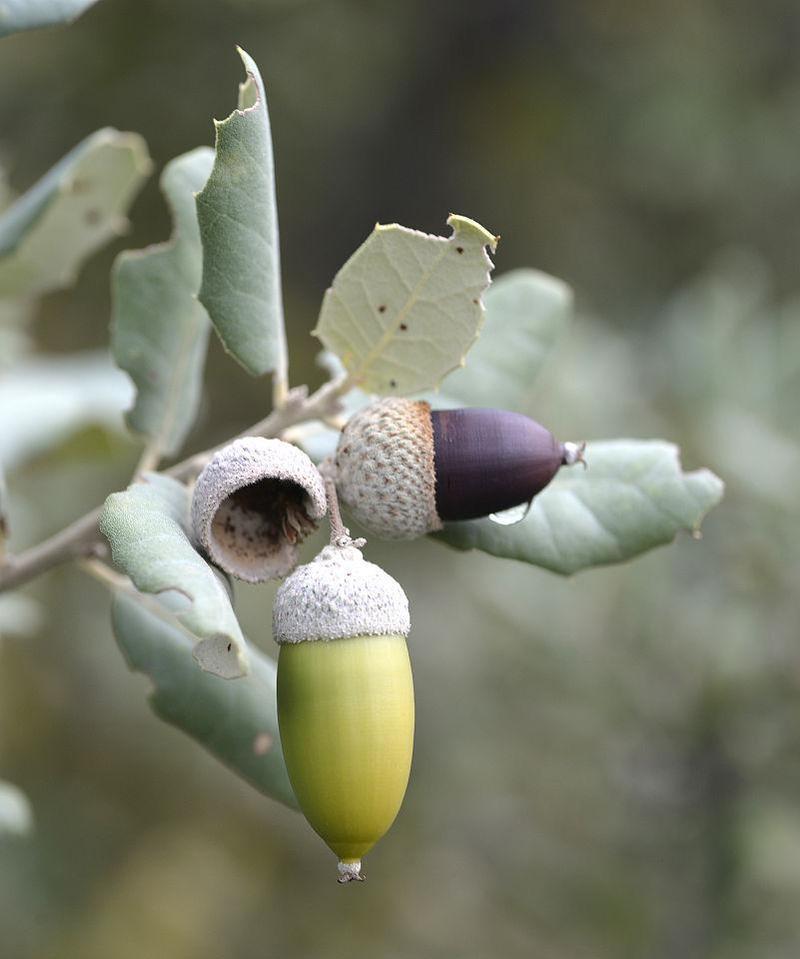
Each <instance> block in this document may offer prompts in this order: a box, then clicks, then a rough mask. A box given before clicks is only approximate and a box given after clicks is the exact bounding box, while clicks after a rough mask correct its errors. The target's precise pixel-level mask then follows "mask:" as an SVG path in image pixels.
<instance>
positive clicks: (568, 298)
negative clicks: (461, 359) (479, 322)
mask: <svg viewBox="0 0 800 959" xmlns="http://www.w3.org/2000/svg"><path fill="white" fill-rule="evenodd" d="M572 300H573V298H572V290H571V289H570V288H569V287H568V286H567V285H566V283H563V282H562V281H561V280H557V279H556V278H555V277H554V276H549V275H548V274H547V273H542V272H540V271H539V270H530V269H525V270H514V271H513V272H511V273H505V274H504V275H503V276H501V277H500V278H499V279H498V280H495V282H494V283H493V284H492V286H491V287H490V288H489V290H488V291H487V293H486V296H485V298H484V302H485V304H486V322H485V324H484V327H483V330H482V331H481V335H480V338H479V339H478V342H477V343H476V344H475V346H473V347H472V349H471V350H470V351H469V354H468V356H467V361H466V366H465V367H464V368H463V369H459V370H456V371H455V372H454V373H451V375H450V376H448V378H447V382H446V384H445V386H444V391H445V393H446V394H447V396H448V397H452V398H453V399H454V400H459V401H461V402H463V403H466V404H468V405H469V406H499V407H502V408H503V409H509V410H524V409H525V408H526V407H527V405H528V400H529V398H530V395H531V388H532V386H533V382H534V380H535V379H536V377H537V375H538V373H539V370H540V369H541V367H542V366H543V365H544V363H545V361H546V360H547V358H548V357H549V355H550V352H551V350H552V349H553V347H554V346H555V345H556V343H557V342H558V339H559V337H560V336H561V335H562V334H563V332H564V331H565V329H566V327H567V324H568V322H569V319H570V316H571V313H572Z"/></svg>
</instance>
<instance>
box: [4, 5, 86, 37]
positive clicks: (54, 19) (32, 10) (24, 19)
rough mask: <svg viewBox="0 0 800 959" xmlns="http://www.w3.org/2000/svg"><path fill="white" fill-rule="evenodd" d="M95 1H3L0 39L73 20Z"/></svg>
mask: <svg viewBox="0 0 800 959" xmlns="http://www.w3.org/2000/svg"><path fill="white" fill-rule="evenodd" d="M95 3H97V0H3V2H2V3H0V37H6V36H8V35H9V34H11V33H18V32H19V31H20V30H34V29H35V28H37V27H52V26H55V25H56V24H58V23H67V22H69V21H70V20H75V19H76V18H77V17H79V16H80V15H81V14H82V13H83V12H84V10H87V9H88V8H89V7H91V6H92V5H93V4H95Z"/></svg>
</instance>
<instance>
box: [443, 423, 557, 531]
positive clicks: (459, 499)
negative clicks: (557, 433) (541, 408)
mask: <svg viewBox="0 0 800 959" xmlns="http://www.w3.org/2000/svg"><path fill="white" fill-rule="evenodd" d="M431 423H432V425H433V448H434V469H435V476H436V510H437V512H438V514H439V516H440V518H441V519H442V520H443V521H444V522H447V521H449V520H463V519H476V518H477V517H479V516H487V515H488V514H489V513H499V512H501V511H502V510H506V509H510V508H511V507H512V506H517V505H519V504H520V503H527V502H528V501H529V500H531V499H532V498H533V497H534V496H535V495H536V494H537V493H539V492H541V490H543V489H544V488H545V486H547V484H548V483H549V482H550V481H551V480H552V479H553V477H554V476H555V475H556V473H557V472H558V470H559V469H560V467H561V465H562V463H564V456H565V451H564V445H563V444H562V443H559V442H558V441H557V440H556V438H555V437H554V436H553V434H552V433H551V432H550V430H548V429H545V427H544V426H541V425H540V424H539V423H537V422H535V420H532V419H530V418H529V417H527V416H523V415H522V414H521V413H512V412H509V411H508V410H495V409H478V408H472V409H459V410H433V411H432V412H431Z"/></svg>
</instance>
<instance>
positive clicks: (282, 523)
mask: <svg viewBox="0 0 800 959" xmlns="http://www.w3.org/2000/svg"><path fill="white" fill-rule="evenodd" d="M326 508H327V500H326V497H325V485H324V483H323V480H322V477H321V476H320V474H319V471H318V470H317V468H316V466H314V464H313V463H312V462H311V460H310V459H309V458H308V456H306V454H305V453H304V452H303V451H302V450H299V449H298V448H297V447H296V446H292V445H291V443H284V442H283V441H282V440H276V439H264V438H263V437H260V436H247V437H244V438H243V439H238V440H234V441H233V442H232V443H229V444H228V445H227V446H225V447H223V449H221V450H219V451H218V452H217V453H216V455H215V456H214V458H213V459H212V460H211V462H210V463H209V464H208V465H207V466H206V468H205V469H204V470H203V472H202V473H201V474H200V476H199V477H198V479H197V485H196V486H195V490H194V495H193V497H192V527H193V530H194V535H195V538H196V540H197V542H198V543H199V544H200V545H201V546H202V547H203V549H205V550H206V552H207V553H208V555H209V556H210V557H211V559H212V560H213V561H214V562H215V563H216V564H217V565H218V566H220V567H221V568H222V569H224V570H225V571H226V572H228V573H230V574H231V575H233V576H236V577H238V578H239V579H243V580H245V581H246V582H248V583H261V582H263V581H264V580H267V579H279V578H281V577H282V576H285V575H286V574H287V573H289V572H290V571H291V570H292V569H294V567H295V566H296V565H297V544H298V543H299V542H300V541H301V540H302V539H303V538H304V537H305V536H306V535H307V534H308V533H309V532H311V531H312V530H313V529H314V528H315V527H316V524H317V521H318V520H319V519H321V518H322V517H323V516H324V515H325V511H326Z"/></svg>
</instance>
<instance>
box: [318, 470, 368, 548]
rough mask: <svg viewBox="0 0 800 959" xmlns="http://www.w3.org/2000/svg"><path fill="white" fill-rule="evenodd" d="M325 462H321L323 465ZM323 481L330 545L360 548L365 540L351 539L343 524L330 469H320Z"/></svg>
mask: <svg viewBox="0 0 800 959" xmlns="http://www.w3.org/2000/svg"><path fill="white" fill-rule="evenodd" d="M325 465H326V464H324V463H323V464H322V466H325ZM320 473H321V474H322V479H323V480H324V482H325V495H326V496H327V498H328V522H329V523H330V527H331V546H355V547H356V548H357V549H361V547H362V546H364V544H365V542H366V540H363V539H351V538H350V530H349V529H348V528H347V527H346V526H345V525H344V522H343V520H342V511H341V509H340V508H339V496H338V494H337V492H336V484H335V483H334V481H333V477H332V476H331V471H330V469H320Z"/></svg>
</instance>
